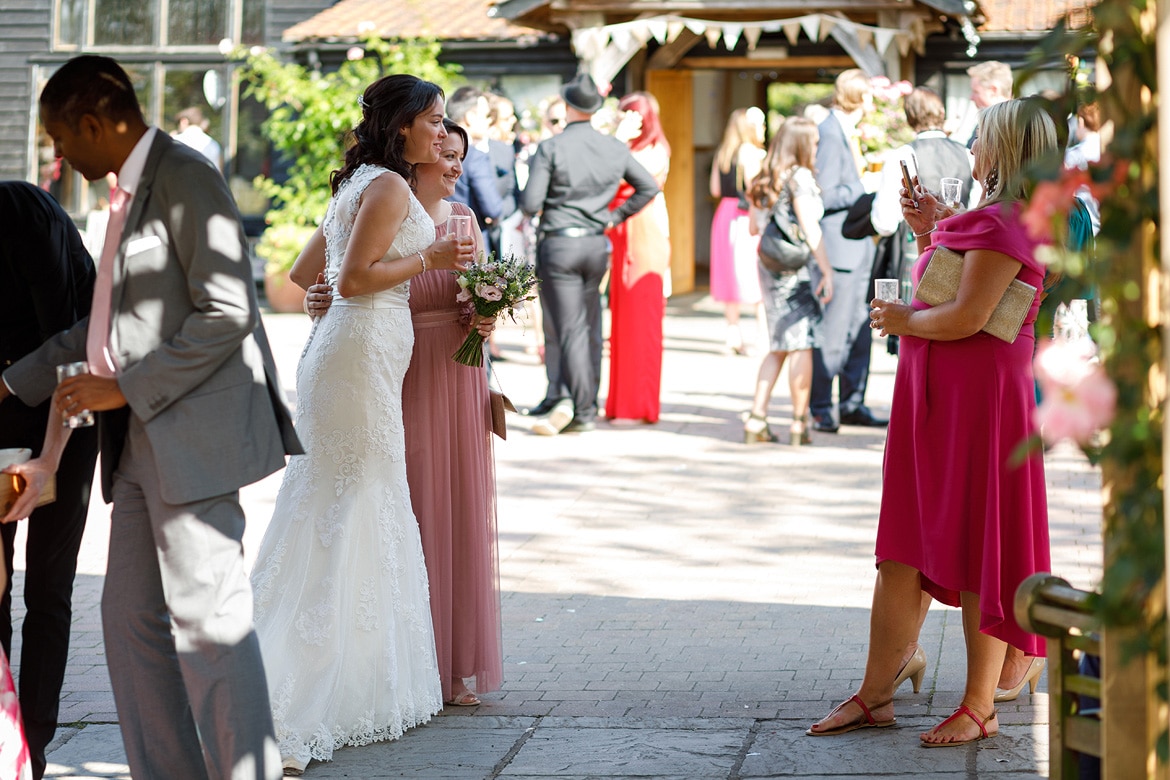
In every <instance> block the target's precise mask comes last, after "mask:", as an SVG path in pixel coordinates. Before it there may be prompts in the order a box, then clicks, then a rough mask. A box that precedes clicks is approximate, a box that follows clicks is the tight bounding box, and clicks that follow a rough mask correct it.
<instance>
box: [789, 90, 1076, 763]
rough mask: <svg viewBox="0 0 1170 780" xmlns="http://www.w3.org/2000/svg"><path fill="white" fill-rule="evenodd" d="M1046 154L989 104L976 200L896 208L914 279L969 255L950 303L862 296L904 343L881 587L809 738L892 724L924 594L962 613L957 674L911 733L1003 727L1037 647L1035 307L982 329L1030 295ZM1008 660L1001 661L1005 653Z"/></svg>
mask: <svg viewBox="0 0 1170 780" xmlns="http://www.w3.org/2000/svg"><path fill="white" fill-rule="evenodd" d="M1055 150H1056V128H1055V126H1054V125H1053V123H1052V120H1051V118H1050V117H1049V116H1048V115H1047V114H1046V113H1045V112H1044V110H1043V108H1042V107H1041V106H1040V105H1039V104H1038V103H1037V102H1035V101H1032V100H1027V99H1025V100H1010V101H1007V102H1003V103H997V104H995V105H993V106H990V107H988V108H985V109H984V110H983V113H982V114H981V115H980V119H979V130H978V141H976V143H975V146H974V149H973V151H974V154H975V166H974V174H975V177H976V178H977V179H978V180H980V181H982V182H983V184H984V193H985V195H984V200H983V202H982V203H980V205H979V207H978V208H976V209H973V210H972V211H970V212H966V213H959V214H954V215H953V216H947V217H945V218H942V219H938V218H937V217H938V216H941V215H946V214H950V212H949V211H947V210H943V209H941V208H940V205H939V202H938V200H937V198H936V197H935V196H934V195H933V194H931V193H927V192H925V191H923V190H922V189H921V187H920V186H919V185H918V184H917V182H915V191H914V192H913V193H909V192H907V191H905V190H903V191H902V213H903V215H904V217H905V218H906V222H907V224H908V225H909V226H910V228H911V229H912V230H913V231H914V234H915V235H916V236H917V237H918V249H919V251H920V252H921V255H920V257H919V259H918V262H917V264H916V265H915V268H914V271H913V279H914V281H915V283H917V280H918V279H919V278H920V277H921V276H922V273H923V270H924V269H925V267H926V264H927V262H928V261H929V259H930V256H931V253H932V252H933V251H934V249H935V248H936V247H940V246H945V247H947V248H949V249H952V250H954V251H956V252H958V253H960V254H962V255H963V257H964V260H963V273H962V278H961V280H960V282H959V290H958V294H957V297H956V298H955V300H953V301H950V302H948V303H944V304H940V305H938V306H935V307H930V306H927V305H926V304H924V303H922V302H920V301H918V300H914V301H913V302H912V304H911V305H907V304H903V303H897V302H889V303H885V302H881V301H878V300H874V301H873V302H872V303H871V313H870V320H871V327H873V328H875V329H877V330H879V331H880V332H881V333H882V334H883V335H885V334H891V335H898V336H901V337H902V339H901V348H902V351H901V355H900V359H899V363H898V373H897V377H896V379H895V384H894V402H893V409H892V412H891V414H890V428H889V434H888V437H887V440H886V456H885V466H884V470H883V491H882V504H881V514H880V516H879V520H878V537H877V569H878V575H877V583H876V585H875V587H874V600H873V614H872V617H871V623H870V646H869V656H868V659H867V661H866V667H865V677H864V678H863V680H862V683H861V688H860V689H859V690H858V692H857V693H856V695H854V696H852V697H850V698H849V699H848V700H847V701H845V702H844V703H842V704H841V705H839V706H838V707H837V708H836V709H834V710H833V711H832V712H830V713H829V714H828V715H827V716H826V717H825V718H824V719H823V720H821V721H820V722H818V723H816V724H814V725H813V726H812V728H810V729H809V730H808V732H807V733H808V734H809V735H811V736H829V735H835V734H844V733H846V732H849V731H854V730H856V729H859V728H874V727H883V726H892V725H893V724H894V705H893V696H894V687H895V680H896V678H897V677H898V675H899V668H900V666H901V665H902V664H903V661H904V660H905V652H906V648H907V647H908V646H910V645H911V644H912V643H913V641H914V640H915V637H916V634H917V630H918V621H919V606H920V601H921V595H922V593H923V592H926V593H928V594H929V595H930V596H932V597H933V598H935V599H937V600H938V601H941V602H943V603H945V604H948V605H951V606H959V607H961V608H962V612H963V633H964V636H965V638H966V646H967V678H966V686H965V689H964V693H963V700H962V703H961V704H960V705H959V708H958V709H957V710H955V713H954V714H953V715H951V716H950V717H949V718H947V719H946V720H944V721H943V722H942V723H940V724H938V725H937V726H935V727H934V728H933V729H931V730H930V731H928V732H926V733H924V734H922V735H921V737H920V739H921V740H922V744H923V746H925V747H947V746H954V745H963V744H967V743H970V742H974V741H975V740H979V739H984V738H986V737H990V736H994V735H995V734H996V733H997V732H998V730H999V722H998V720H997V717H996V711H995V705H994V701H993V699H994V696H995V691H996V683H997V682H998V681H999V679H1000V676H1001V673H1003V674H1006V671H1004V666H1005V658H1006V659H1008V666H1010V665H1012V663H1013V662H1018V663H1022V664H1028V663H1029V661H1028V658H1027V656H1040V655H1043V653H1044V642H1043V640H1042V639H1040V638H1039V637H1037V636H1035V635H1033V634H1029V633H1028V632H1026V631H1025V630H1024V629H1023V628H1021V627H1020V625H1019V624H1018V623H1017V622H1016V620H1015V616H1014V613H1013V599H1014V598H1015V592H1016V588H1017V587H1018V586H1019V584H1020V583H1021V582H1022V581H1023V580H1024V579H1026V578H1027V577H1029V576H1031V575H1032V574H1034V573H1036V572H1038V571H1047V570H1048V568H1049V550H1048V514H1047V498H1046V494H1045V485H1044V462H1043V458H1042V456H1041V454H1040V453H1032V454H1031V455H1030V456H1029V457H1028V458H1026V459H1025V460H1024V461H1023V462H1022V463H1019V464H1016V463H1014V462H1013V459H1012V454H1013V452H1014V451H1015V450H1016V449H1017V447H1018V446H1019V445H1020V444H1021V443H1022V442H1023V441H1024V440H1025V439H1027V438H1028V437H1029V436H1030V435H1032V434H1033V433H1034V432H1035V429H1034V426H1033V423H1032V412H1033V410H1034V408H1035V396H1034V394H1033V384H1032V352H1033V342H1034V336H1033V328H1032V323H1033V322H1034V321H1035V318H1036V311H1037V309H1038V308H1039V301H1034V302H1033V304H1032V308H1031V310H1030V312H1029V313H1028V316H1027V317H1026V318H1025V320H1024V325H1023V328H1022V329H1021V330H1020V333H1019V335H1018V336H1017V337H1016V340H1015V341H1014V342H1013V343H1010V344H1009V343H1007V342H1005V341H1001V340H999V339H997V338H995V337H993V336H990V335H988V334H986V333H983V332H982V330H981V329H982V327H983V326H984V325H985V324H986V323H987V321H988V319H989V318H990V317H991V313H992V311H993V310H994V309H995V306H996V304H997V303H998V302H999V299H1000V298H1001V297H1002V295H1003V292H1004V290H1006V289H1007V287H1008V285H1009V284H1010V283H1011V282H1012V280H1013V279H1017V278H1018V279H1020V280H1021V281H1023V282H1026V283H1028V284H1030V285H1032V286H1033V287H1035V288H1037V289H1040V288H1041V286H1042V283H1043V280H1044V266H1043V264H1042V263H1041V262H1040V261H1039V260H1038V259H1037V258H1036V248H1037V243H1036V242H1035V241H1034V240H1032V239H1031V238H1030V237H1029V236H1028V234H1027V232H1026V231H1025V229H1024V227H1023V226H1022V225H1021V224H1020V219H1019V217H1020V211H1021V208H1022V206H1021V203H1022V201H1023V200H1024V199H1025V198H1026V196H1027V191H1026V189H1025V181H1024V178H1023V176H1022V171H1023V170H1024V169H1025V168H1026V167H1027V166H1028V165H1029V163H1030V162H1032V161H1033V160H1035V159H1036V158H1038V157H1040V156H1042V155H1044V154H1046V153H1052V152H1054V151H1055ZM911 197H913V198H914V199H915V200H916V201H917V203H918V206H917V207H916V206H915V200H911ZM1009 651H1010V652H1009Z"/></svg>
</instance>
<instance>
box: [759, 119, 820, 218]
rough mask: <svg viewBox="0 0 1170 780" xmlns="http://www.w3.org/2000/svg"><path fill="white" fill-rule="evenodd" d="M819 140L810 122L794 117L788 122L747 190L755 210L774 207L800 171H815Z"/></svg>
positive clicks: (817, 132) (774, 140)
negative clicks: (795, 173) (790, 180)
mask: <svg viewBox="0 0 1170 780" xmlns="http://www.w3.org/2000/svg"><path fill="white" fill-rule="evenodd" d="M819 138H820V131H818V130H817V125H816V123H815V122H813V121H812V120H811V119H806V118H805V117H802V116H794V117H790V118H789V119H787V120H785V122H784V124H783V125H782V126H781V128H780V132H779V133H778V134H777V135H776V137H775V138H773V139H772V143H771V144H769V146H768V155H767V156H766V157H765V158H764V164H763V166H762V167H761V168H760V175H759V176H757V177H756V178H755V180H754V181H752V185H751V189H750V190H749V191H748V198H749V199H750V200H751V202H752V203H753V204H755V206H756V208H771V206H772V204H773V203H775V202H776V198H777V196H778V195H779V194H780V190H782V189H783V188H784V185H785V184H787V183H788V180H789V179H790V178H791V177H792V174H793V172H794V171H795V170H796V169H797V168H808V169H809V170H810V171H814V172H815V167H814V166H815V165H816V156H817V141H818V139H819Z"/></svg>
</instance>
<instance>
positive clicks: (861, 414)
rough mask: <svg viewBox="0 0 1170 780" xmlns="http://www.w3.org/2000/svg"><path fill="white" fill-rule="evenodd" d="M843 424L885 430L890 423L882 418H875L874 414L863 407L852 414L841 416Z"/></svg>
mask: <svg viewBox="0 0 1170 780" xmlns="http://www.w3.org/2000/svg"><path fill="white" fill-rule="evenodd" d="M841 424H842V425H860V426H861V427H863V428H885V427H886V426H887V425H889V424H890V421H889V420H883V419H882V418H880V417H874V416H873V412H871V411H870V410H869V409H866V408H865V407H864V406H862V407H860V408H858V409H854V410H853V411H852V412H845V413H843V414H842V415H841Z"/></svg>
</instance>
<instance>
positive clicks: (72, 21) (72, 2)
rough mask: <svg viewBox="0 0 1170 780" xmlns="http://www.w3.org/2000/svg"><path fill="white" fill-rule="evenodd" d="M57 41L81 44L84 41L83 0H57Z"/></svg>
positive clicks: (66, 43) (69, 44) (65, 43)
mask: <svg viewBox="0 0 1170 780" xmlns="http://www.w3.org/2000/svg"><path fill="white" fill-rule="evenodd" d="M58 3H59V4H58V6H57V43H58V44H60V45H62V46H81V45H82V44H84V43H85V40H84V39H83V37H82V36H83V35H85V0H58Z"/></svg>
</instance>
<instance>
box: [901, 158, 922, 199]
mask: <svg viewBox="0 0 1170 780" xmlns="http://www.w3.org/2000/svg"><path fill="white" fill-rule="evenodd" d="M898 164H899V165H901V166H902V185H903V186H904V187H906V191H907V192H909V193H910V199H911V200H913V201H914V208H918V198H915V197H914V177H913V176H911V175H910V166H908V165H907V164H906V161H905V160H899V161H898Z"/></svg>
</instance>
